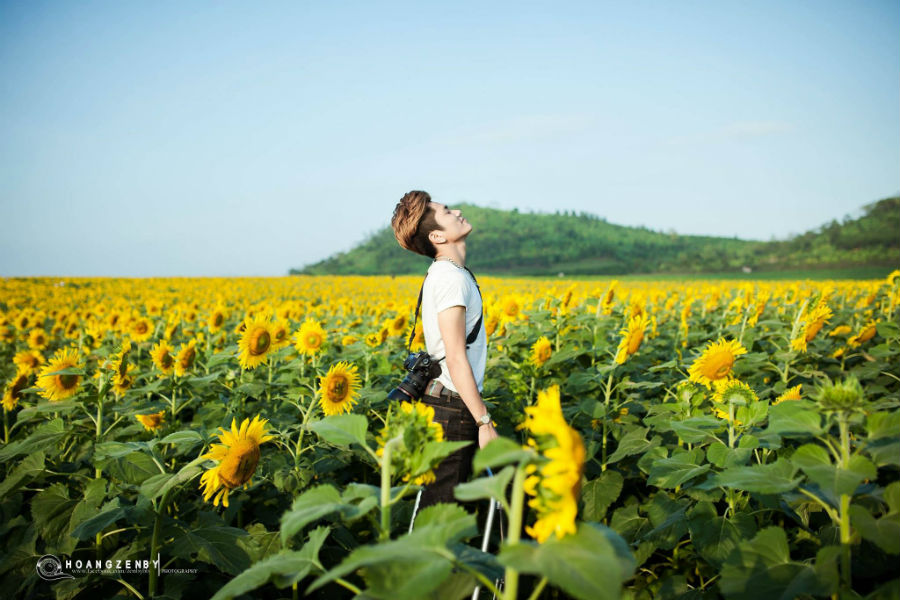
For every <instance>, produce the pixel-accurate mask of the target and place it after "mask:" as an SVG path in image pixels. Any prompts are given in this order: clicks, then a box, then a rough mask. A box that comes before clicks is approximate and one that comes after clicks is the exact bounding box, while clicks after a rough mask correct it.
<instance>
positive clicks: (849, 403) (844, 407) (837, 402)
mask: <svg viewBox="0 0 900 600" xmlns="http://www.w3.org/2000/svg"><path fill="white" fill-rule="evenodd" d="M815 399H816V402H818V403H819V406H821V407H822V408H823V409H824V410H827V411H835V412H852V411H854V410H858V409H860V408H861V407H862V405H863V403H864V401H865V398H864V395H863V389H862V386H861V385H860V383H859V380H858V379H856V377H854V376H853V375H851V376H849V377H847V378H846V379H844V381H842V382H841V383H834V382H832V381H828V382H827V383H826V384H825V385H824V386H822V387H820V388H819V389H818V390H817V392H816V395H815Z"/></svg>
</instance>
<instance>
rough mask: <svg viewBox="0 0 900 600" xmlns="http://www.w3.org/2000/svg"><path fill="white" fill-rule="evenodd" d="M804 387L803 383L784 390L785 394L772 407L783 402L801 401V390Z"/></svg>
mask: <svg viewBox="0 0 900 600" xmlns="http://www.w3.org/2000/svg"><path fill="white" fill-rule="evenodd" d="M802 386H803V384H802V383H800V384H797V385H795V386H794V387H792V388H788V389H786V390H784V393H783V394H782V395H780V396H778V398H776V399H775V402H773V403H772V406H775V405H776V404H781V403H782V402H785V401H789V400H800V388H801V387H802Z"/></svg>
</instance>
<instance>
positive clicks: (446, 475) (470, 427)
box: [419, 394, 478, 510]
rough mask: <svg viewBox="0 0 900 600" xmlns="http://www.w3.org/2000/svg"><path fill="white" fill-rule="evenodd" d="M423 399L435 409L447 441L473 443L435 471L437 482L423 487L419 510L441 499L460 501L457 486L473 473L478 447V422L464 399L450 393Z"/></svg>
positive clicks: (453, 455)
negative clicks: (454, 490)
mask: <svg viewBox="0 0 900 600" xmlns="http://www.w3.org/2000/svg"><path fill="white" fill-rule="evenodd" d="M422 402H424V403H425V404H428V405H429V406H431V407H433V408H434V420H435V422H437V423H440V424H441V427H443V428H444V440H445V441H448V442H460V441H464V442H472V443H471V444H469V445H468V446H466V447H465V448H460V449H459V450H457V451H456V452H454V453H453V454H451V455H450V456H448V457H446V458H445V459H444V460H443V461H441V463H440V464H439V465H438V466H437V468H436V469H435V470H434V476H435V480H434V482H432V483H430V484H428V485H426V486H425V487H424V489H423V490H422V499H421V501H420V503H419V509H420V510H421V509H423V508H425V507H426V506H431V505H432V504H437V503H438V502H456V499H455V498H454V497H453V488H454V487H455V486H456V484H458V483H464V482H466V481H468V480H469V478H470V477H471V475H472V457H474V456H475V451H476V450H478V423H476V422H475V419H474V418H473V417H472V413H470V412H469V409H468V408H467V407H466V405H465V403H464V402H463V401H462V399H461V398H450V397H447V396H441V397H437V396H431V395H428V394H426V395H424V396H422Z"/></svg>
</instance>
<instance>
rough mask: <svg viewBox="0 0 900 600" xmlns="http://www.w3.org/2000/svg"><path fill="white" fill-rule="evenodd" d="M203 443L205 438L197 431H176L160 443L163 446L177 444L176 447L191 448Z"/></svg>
mask: <svg viewBox="0 0 900 600" xmlns="http://www.w3.org/2000/svg"><path fill="white" fill-rule="evenodd" d="M202 442H203V438H202V437H201V436H200V434H199V433H197V432H196V431H191V430H187V431H176V432H175V433H170V434H169V435H167V436H166V437H164V438H163V439H161V440H160V441H159V443H161V444H175V445H176V446H184V447H186V448H190V447H191V446H194V445H196V444H200V443H202Z"/></svg>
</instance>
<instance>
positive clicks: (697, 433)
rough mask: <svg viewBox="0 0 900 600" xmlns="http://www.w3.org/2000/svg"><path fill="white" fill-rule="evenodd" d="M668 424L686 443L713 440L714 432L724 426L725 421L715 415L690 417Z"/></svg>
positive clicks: (714, 438)
mask: <svg viewBox="0 0 900 600" xmlns="http://www.w3.org/2000/svg"><path fill="white" fill-rule="evenodd" d="M669 426H670V427H671V428H672V430H673V431H674V432H675V433H677V434H678V437H680V438H681V439H682V440H683V441H684V442H686V443H688V444H700V443H702V442H709V441H715V440H716V437H715V435H714V434H716V433H718V432H719V431H722V430H723V429H724V428H725V422H724V421H722V420H720V419H717V418H715V417H692V418H690V419H685V420H684V421H671V422H670V423H669Z"/></svg>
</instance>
